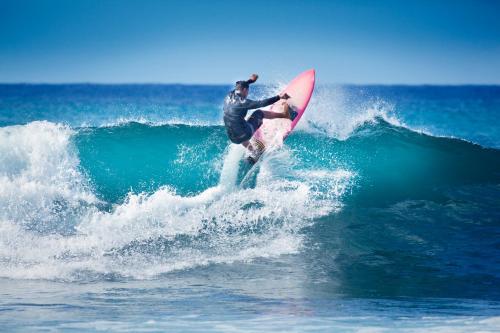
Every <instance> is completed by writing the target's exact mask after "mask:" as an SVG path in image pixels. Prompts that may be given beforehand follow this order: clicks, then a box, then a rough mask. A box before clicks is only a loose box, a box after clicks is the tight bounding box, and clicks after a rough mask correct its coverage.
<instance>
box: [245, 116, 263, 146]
mask: <svg viewBox="0 0 500 333" xmlns="http://www.w3.org/2000/svg"><path fill="white" fill-rule="evenodd" d="M263 119H264V112H262V110H256V111H254V113H252V115H251V116H250V118H248V120H247V124H248V125H249V126H250V129H251V130H252V134H251V135H250V138H251V137H252V135H253V134H254V133H255V131H256V130H258V129H259V127H260V126H262V121H263ZM250 138H249V139H250Z"/></svg>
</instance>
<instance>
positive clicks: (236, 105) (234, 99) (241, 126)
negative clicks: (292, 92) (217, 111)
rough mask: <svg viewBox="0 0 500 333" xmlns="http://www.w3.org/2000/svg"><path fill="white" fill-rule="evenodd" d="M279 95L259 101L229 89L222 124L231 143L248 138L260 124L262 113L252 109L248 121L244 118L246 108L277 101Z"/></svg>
mask: <svg viewBox="0 0 500 333" xmlns="http://www.w3.org/2000/svg"><path fill="white" fill-rule="evenodd" d="M279 99H280V97H279V96H274V97H271V98H266V99H263V100H260V101H253V100H251V99H248V98H247V99H243V98H241V96H240V95H238V94H236V93H235V91H234V90H233V91H231V92H230V93H229V94H228V95H227V96H226V99H225V100H224V125H226V131H227V135H228V136H229V139H230V140H231V141H232V142H233V143H242V142H245V141H248V140H250V138H251V137H252V135H253V134H254V133H255V131H256V130H257V129H258V128H259V127H260V126H261V125H262V119H264V113H263V112H262V111H261V110H257V111H254V112H253V114H252V115H251V116H250V118H249V119H248V121H246V120H245V117H246V115H247V112H248V110H251V109H257V108H262V107H265V106H268V105H271V104H273V103H276V102H277V101H279Z"/></svg>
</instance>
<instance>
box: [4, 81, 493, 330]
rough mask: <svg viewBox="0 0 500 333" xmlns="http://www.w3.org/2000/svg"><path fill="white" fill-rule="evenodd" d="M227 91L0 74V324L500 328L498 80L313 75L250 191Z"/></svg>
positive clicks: (263, 90) (267, 91) (265, 92)
mask: <svg viewBox="0 0 500 333" xmlns="http://www.w3.org/2000/svg"><path fill="white" fill-rule="evenodd" d="M278 86H279V85H276V86H269V87H263V86H261V87H257V89H256V90H255V91H253V92H252V94H253V96H254V97H256V98H259V97H266V96H269V95H272V94H274V93H275V92H276V91H277V88H278ZM229 89H230V87H229V86H209V85H207V86H184V85H90V84H89V85H85V84H84V85H0V294H1V297H0V327H2V329H1V330H2V331H19V332H25V331H49V332H50V331H60V330H66V331H74V332H80V331H127V332H139V331H145V332H153V331H162V332H163V331H183V332H209V331H214V332H234V331H243V332H270V331H289V332H295V331H296V332H332V331H339V332H357V331H370V332H373V331H376V332H386V331H387V332H392V331H408V332H427V331H440V332H441V331H454V332H456V331H458V332H460V331H463V332H469V331H482V332H493V331H500V288H499V287H498V286H499V285H500V240H499V239H500V237H499V236H500V209H499V208H500V125H499V122H498V118H499V117H500V86H321V85H320V86H318V87H317V89H316V91H315V93H314V95H313V99H312V100H311V103H310V106H309V108H308V110H307V111H306V114H305V115H304V118H303V119H302V120H301V122H300V123H299V126H298V128H297V130H296V131H294V132H293V133H292V135H291V136H290V137H289V138H288V139H287V141H286V144H285V146H284V147H282V148H281V149H278V150H276V151H273V152H272V153H271V154H269V155H268V156H266V158H265V159H264V160H263V162H262V164H261V167H260V169H259V172H258V174H257V177H256V179H255V184H254V186H251V187H250V188H240V187H238V186H237V185H236V183H237V177H238V175H237V174H238V168H239V160H240V158H241V156H242V154H243V151H242V149H241V148H240V147H237V146H233V145H230V144H229V141H228V139H227V137H226V134H225V131H224V128H223V126H222V121H221V118H222V110H221V106H222V101H223V98H224V96H225V94H226V93H227V92H228V90H229Z"/></svg>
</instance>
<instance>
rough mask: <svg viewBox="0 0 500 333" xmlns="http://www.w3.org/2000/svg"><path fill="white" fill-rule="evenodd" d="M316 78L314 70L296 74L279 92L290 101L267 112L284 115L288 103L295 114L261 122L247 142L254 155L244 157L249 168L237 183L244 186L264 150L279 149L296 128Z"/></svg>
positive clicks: (281, 102) (282, 102)
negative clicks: (291, 118)
mask: <svg viewBox="0 0 500 333" xmlns="http://www.w3.org/2000/svg"><path fill="white" fill-rule="evenodd" d="M315 76H316V73H315V71H314V69H310V70H307V71H305V72H303V73H301V74H299V75H298V76H297V77H296V78H294V79H293V80H292V81H291V82H290V83H289V84H288V85H287V86H286V87H285V89H283V90H282V91H281V93H287V94H288V95H289V96H290V98H289V99H288V100H279V101H277V102H276V103H274V104H273V105H271V106H270V108H269V109H268V110H269V111H272V112H279V113H285V112H286V106H285V103H288V110H289V112H291V111H294V112H296V113H297V115H296V116H295V118H294V119H293V120H290V119H286V118H275V119H264V121H263V123H262V125H261V126H260V128H259V129H258V130H257V131H256V132H255V134H254V135H253V137H252V139H251V140H250V143H251V144H252V146H253V148H254V152H253V153H252V155H248V156H247V157H246V160H247V163H248V164H249V165H248V166H249V167H248V168H247V170H248V171H247V172H246V173H245V175H244V177H243V179H242V181H241V183H240V184H242V185H243V184H246V183H247V182H248V180H249V178H250V177H251V176H252V175H253V174H254V173H255V171H256V169H257V167H258V162H259V160H260V159H261V158H262V156H263V155H264V154H265V153H266V151H269V150H273V149H276V148H279V147H280V146H282V145H283V142H284V141H285V139H286V137H287V136H288V135H289V134H290V133H291V132H292V131H293V129H294V128H295V127H296V126H297V123H298V122H299V121H300V119H301V118H302V115H303V114H304V112H305V111H306V108H307V105H308V104H309V100H310V99H311V96H312V93H313V91H314V83H315Z"/></svg>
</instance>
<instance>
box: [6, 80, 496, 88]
mask: <svg viewBox="0 0 500 333" xmlns="http://www.w3.org/2000/svg"><path fill="white" fill-rule="evenodd" d="M272 84H275V83H272V82H269V83H257V84H255V85H256V86H266V85H272ZM0 85H40V86H41V85H46V86H50V85H52V86H58V85H95V86H99V85H101V86H120V85H122V86H127V85H128V86H132V85H137V86H139V85H144V86H145V85H164V86H168V85H170V86H232V85H233V83H199V82H198V83H186V82H91V81H81V82H0ZM317 85H337V86H413V87H418V86H447V87H449V86H457V87H458V86H500V82H498V83H334V82H326V83H317Z"/></svg>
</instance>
